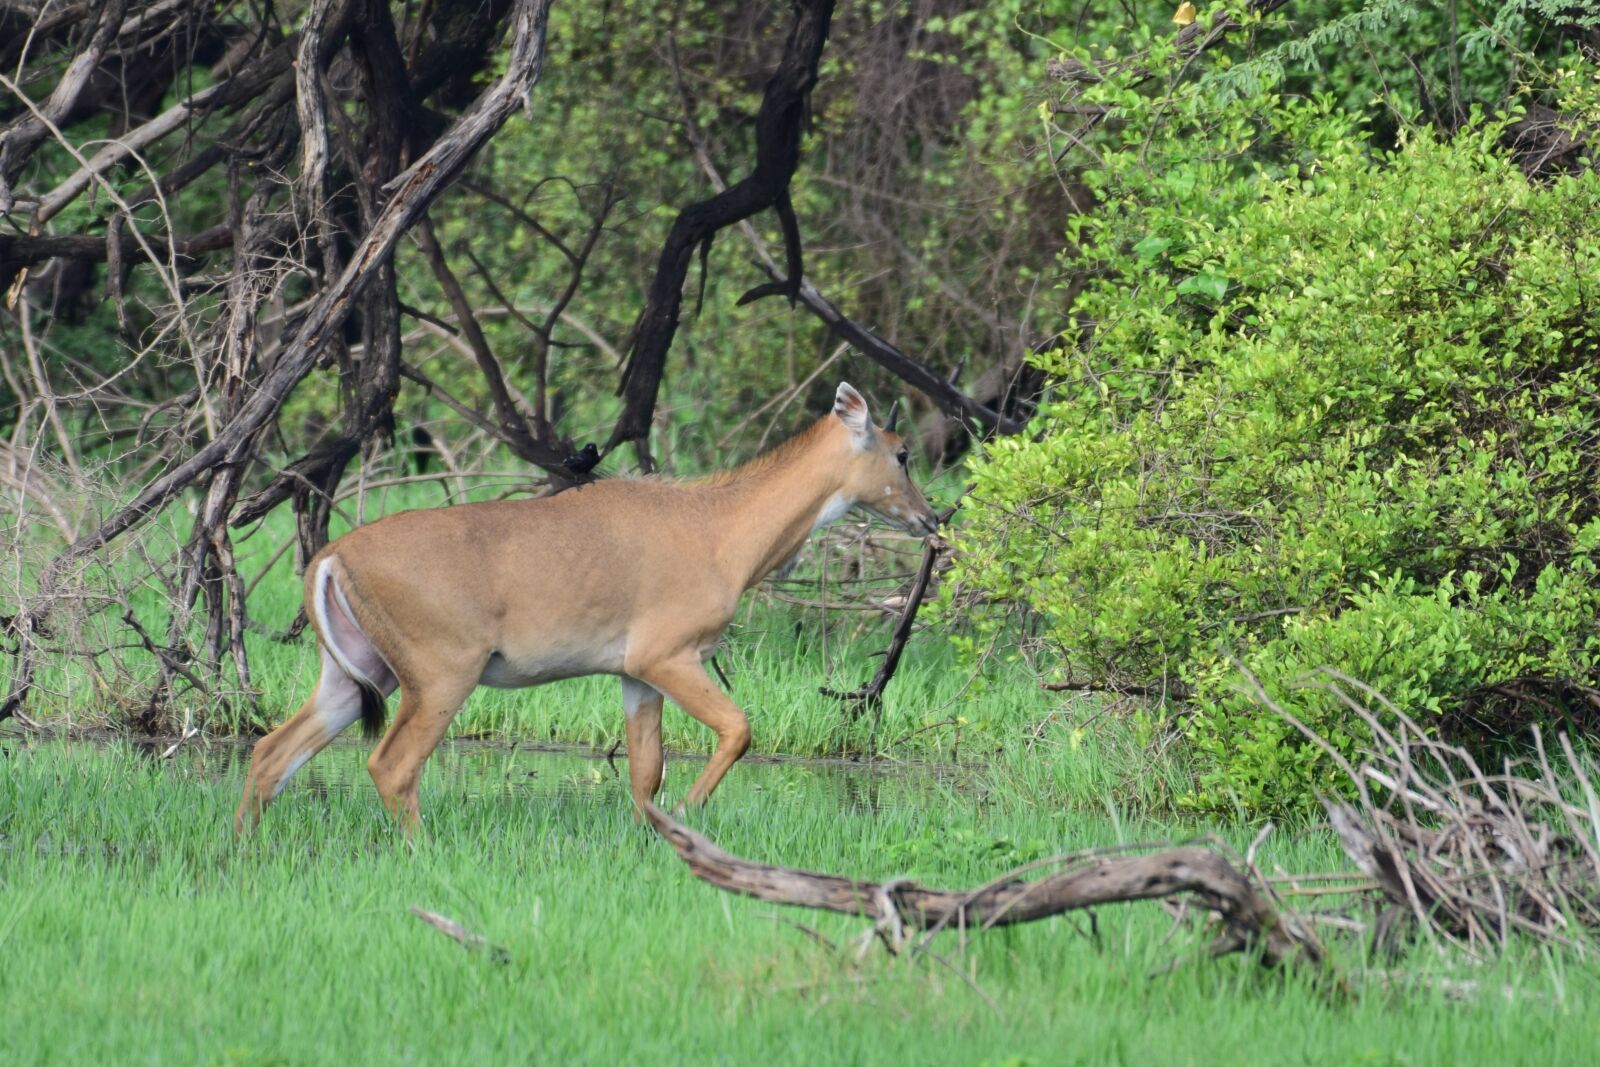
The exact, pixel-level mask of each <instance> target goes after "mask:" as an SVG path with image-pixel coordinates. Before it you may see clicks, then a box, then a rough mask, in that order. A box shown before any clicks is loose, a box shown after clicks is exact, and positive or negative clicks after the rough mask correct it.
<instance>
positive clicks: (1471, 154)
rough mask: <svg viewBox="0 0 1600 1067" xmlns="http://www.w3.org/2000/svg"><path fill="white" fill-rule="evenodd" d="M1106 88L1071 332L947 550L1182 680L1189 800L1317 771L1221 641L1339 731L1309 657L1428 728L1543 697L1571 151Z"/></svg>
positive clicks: (1566, 579)
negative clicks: (1192, 790)
mask: <svg viewBox="0 0 1600 1067" xmlns="http://www.w3.org/2000/svg"><path fill="white" fill-rule="evenodd" d="M1591 88H1592V87H1591ZM1097 90H1098V87H1097ZM1105 93H1106V94H1107V98H1108V99H1109V100H1112V101H1116V102H1117V103H1118V104H1119V105H1121V106H1126V107H1128V108H1129V109H1130V112H1131V113H1132V114H1133V115H1134V116H1135V118H1134V120H1133V121H1132V122H1130V124H1129V126H1128V127H1127V128H1126V129H1125V130H1124V131H1123V132H1122V134H1121V136H1120V138H1119V139H1114V140H1115V142H1116V143H1113V144H1112V145H1110V146H1108V147H1107V149H1106V152H1105V164H1106V165H1105V167H1104V168H1103V169H1102V170H1101V171H1100V172H1099V173H1098V177H1097V178H1096V181H1097V182H1098V185H1099V189H1100V192H1101V195H1102V196H1103V198H1104V200H1105V203H1104V205H1103V207H1102V209H1101V210H1100V212H1099V213H1098V214H1097V215H1096V216H1095V217H1094V218H1093V220H1092V221H1090V220H1084V221H1083V222H1082V224H1081V225H1080V226H1079V227H1077V230H1076V233H1077V237H1078V239H1079V240H1080V241H1081V242H1082V247H1083V249H1084V254H1085V256H1087V257H1089V258H1090V259H1092V260H1093V262H1094V263H1095V267H1096V273H1097V276H1096V278H1095V280H1093V281H1091V282H1090V284H1089V287H1088V289H1087V290H1086V291H1085V293H1084V295H1083V296H1082V297H1081V298H1080V299H1079V300H1078V302H1077V304H1076V305H1075V317H1074V320H1073V322H1074V327H1073V328H1072V329H1071V330H1069V331H1068V336H1069V337H1072V338H1074V339H1077V338H1079V337H1080V336H1082V337H1085V338H1087V340H1086V341H1085V343H1084V344H1082V345H1078V344H1073V345H1070V346H1065V347H1061V348H1057V349H1056V350H1054V351H1052V352H1050V353H1048V354H1045V355H1043V356H1042V357H1040V360H1039V361H1040V363H1041V364H1042V365H1043V366H1044V367H1045V369H1046V370H1048V372H1049V373H1050V374H1051V375H1052V376H1053V378H1054V379H1055V380H1056V381H1057V382H1058V383H1059V384H1058V385H1057V386H1056V387H1055V389H1054V391H1053V395H1052V396H1051V398H1050V400H1049V401H1048V402H1047V403H1046V404H1044V405H1043V407H1042V408H1041V412H1040V418H1039V419H1038V422H1037V424H1036V425H1037V429H1038V431H1039V432H1038V433H1037V434H1035V435H1032V436H1026V437H1017V438H1008V439H1004V440H998V441H995V442H994V443H992V445H991V446H990V447H989V449H988V453H987V458H986V461H985V462H983V463H982V464H981V465H979V466H978V468H977V469H976V471H975V476H974V477H975V482H976V488H975V491H974V494H973V495H974V504H973V506H971V507H970V508H968V509H967V516H968V519H969V524H968V525H967V526H966V527H965V528H964V530H963V532H962V536H961V548H962V553H961V555H960V556H959V565H958V578H959V580H960V581H961V582H963V583H966V585H967V586H968V587H969V588H975V589H979V590H981V591H983V592H984V593H986V594H988V595H990V596H992V597H998V598H1002V599H1004V600H1007V601H1013V602H1016V601H1020V602H1022V603H1024V604H1026V605H1027V606H1028V607H1029V608H1031V609H1033V610H1034V611H1036V612H1038V613H1039V614H1040V616H1041V617H1042V618H1044V619H1045V620H1046V622H1045V628H1046V631H1047V633H1048V640H1049V643H1050V644H1051V645H1052V646H1053V647H1054V648H1055V649H1056V650H1057V651H1058V653H1059V662H1060V663H1061V665H1062V668H1063V670H1065V671H1066V672H1068V673H1076V674H1077V675H1080V676H1087V677H1090V678H1093V679H1097V680H1099V681H1101V682H1104V683H1106V684H1108V685H1113V686H1115V685H1119V684H1143V685H1149V684H1153V683H1161V682H1162V681H1163V680H1171V681H1172V682H1173V683H1175V687H1180V686H1181V687H1182V688H1184V689H1187V691H1188V695H1189V701H1190V705H1191V707H1192V709H1193V714H1192V715H1189V716H1187V717H1186V718H1185V720H1184V724H1185V728H1186V730H1187V733H1188V735H1189V737H1190V738H1191V740H1192V741H1193V742H1194V745H1195V751H1196V753H1197V758H1198V763H1199V766H1200V767H1201V776H1200V788H1199V790H1198V792H1197V793H1196V796H1195V797H1194V798H1193V799H1194V800H1195V801H1196V802H1198V803H1201V804H1205V805H1213V806H1229V805H1232V804H1234V803H1238V802H1242V803H1244V804H1246V805H1247V806H1250V807H1253V808H1278V807H1285V806H1295V805H1302V804H1309V803H1311V802H1312V800H1313V798H1314V796H1315V794H1316V793H1317V792H1319V791H1322V792H1326V791H1328V790H1331V789H1336V788H1338V787H1339V786H1340V781H1339V779H1340V776H1339V774H1338V772H1337V770H1336V768H1334V766H1333V765H1332V763H1331V761H1328V760H1326V759H1324V758H1323V753H1322V750H1321V749H1320V748H1319V747H1317V746H1315V745H1312V744H1311V743H1309V742H1307V741H1306V740H1305V739H1304V738H1303V737H1302V736H1301V735H1300V733H1299V732H1298V731H1297V730H1296V729H1295V728H1294V727H1293V726H1291V725H1290V724H1289V723H1287V722H1285V721H1284V720H1283V719H1282V718H1280V717H1278V716H1275V715H1269V714H1263V713H1262V712H1261V710H1260V705H1259V704H1258V703H1257V701H1256V700H1255V699H1254V696H1253V695H1252V693H1251V692H1250V690H1249V688H1248V687H1247V686H1245V685H1243V684H1242V683H1241V677H1242V673H1243V672H1242V671H1241V669H1240V668H1241V667H1242V668H1244V669H1246V670H1247V671H1248V672H1249V673H1251V674H1253V675H1254V676H1255V677H1257V678H1259V679H1261V681H1262V683H1263V684H1264V685H1265V687H1266V688H1267V689H1268V690H1269V691H1270V692H1271V693H1273V694H1274V696H1276V697H1277V698H1278V699H1280V700H1281V701H1282V702H1283V703H1284V704H1285V706H1286V707H1288V709H1289V710H1291V711H1292V712H1293V713H1294V714H1295V715H1296V716H1298V717H1299V718H1300V719H1301V720H1303V721H1304V722H1306V723H1307V724H1309V725H1310V727H1311V728H1312V729H1313V730H1315V731H1316V732H1318V733H1319V734H1320V735H1321V736H1322V737H1324V738H1326V739H1327V740H1328V741H1329V742H1330V743H1331V744H1332V745H1334V746H1335V747H1336V748H1337V749H1339V750H1340V751H1342V752H1343V753H1344V754H1346V755H1350V754H1352V753H1353V752H1354V751H1355V750H1356V749H1357V747H1358V746H1359V744H1360V743H1361V741H1362V736H1361V735H1362V731H1361V728H1360V725H1359V723H1352V721H1351V716H1350V714H1349V711H1348V708H1346V707H1345V705H1344V704H1343V703H1342V702H1341V701H1340V700H1339V699H1337V698H1336V697H1334V696H1332V695H1331V694H1329V693H1328V692H1326V691H1325V690H1324V689H1322V688H1319V687H1318V686H1316V685H1315V684H1307V682H1308V680H1310V681H1312V682H1314V680H1315V679H1314V676H1313V672H1314V671H1315V670H1316V668H1318V667H1321V666H1324V665H1326V666H1331V667H1333V668H1336V669H1338V670H1341V671H1343V672H1344V673H1346V674H1349V675H1352V676H1354V677H1356V678H1359V679H1361V680H1362V681H1363V682H1366V683H1368V684H1370V685H1372V686H1373V687H1375V688H1376V689H1377V690H1378V691H1379V692H1381V693H1383V694H1384V695H1386V696H1387V697H1388V698H1389V699H1390V700H1392V701H1394V702H1395V703H1396V704H1398V705H1399V706H1401V707H1403V708H1405V709H1406V710H1407V712H1408V713H1409V714H1411V715H1413V716H1415V717H1416V718H1418V719H1419V720H1420V721H1422V722H1423V723H1425V724H1426V725H1428V726H1429V727H1430V728H1436V729H1443V730H1447V731H1449V732H1452V733H1453V734H1454V735H1455V736H1457V737H1463V736H1465V737H1469V738H1475V739H1476V740H1478V741H1480V742H1481V741H1483V740H1485V739H1493V740H1495V741H1498V740H1500V739H1502V738H1507V737H1513V736H1515V735H1516V734H1517V733H1518V731H1519V730H1520V729H1521V728H1522V727H1524V726H1525V725H1526V724H1527V723H1528V722H1529V721H1542V722H1544V723H1545V724H1546V725H1547V726H1551V727H1555V728H1563V727H1565V728H1570V726H1571V720H1570V719H1568V718H1567V717H1566V716H1567V715H1568V714H1569V713H1570V714H1572V715H1579V714H1586V712H1587V706H1588V701H1589V699H1590V696H1589V694H1591V693H1593V692H1595V690H1594V689H1593V688H1592V686H1593V683H1594V680H1595V678H1596V675H1597V670H1600V627H1597V622H1596V620H1597V619H1600V585H1597V583H1596V581H1595V576H1596V565H1597V562H1600V561H1597V559H1596V557H1595V555H1594V553H1595V550H1596V548H1597V546H1600V496H1597V495H1596V485H1597V484H1600V469H1597V466H1596V451H1595V448H1594V442H1595V439H1596V434H1597V433H1600V402H1597V398H1600V369H1597V368H1600V362H1597V360H1596V356H1597V355H1600V327H1597V322H1600V319H1597V318H1596V316H1595V314H1594V311H1593V303H1594V299H1595V292H1594V287H1593V278H1594V277H1595V276H1596V274H1597V273H1600V272H1597V268H1600V221H1597V218H1596V214H1595V210H1594V207H1595V204H1596V203H1600V179H1597V177H1596V175H1595V173H1594V172H1593V171H1584V172H1582V173H1580V174H1576V175H1564V176H1559V177H1555V178H1553V179H1551V180H1548V181H1533V180H1530V179H1529V178H1527V177H1526V176H1525V175H1524V174H1523V172H1522V171H1521V170H1520V169H1519V167H1518V166H1517V164H1516V163H1515V162H1514V161H1513V160H1512V159H1510V158H1509V157H1508V156H1506V155H1505V154H1504V153H1503V152H1502V151H1501V150H1500V149H1499V148H1498V147H1497V138H1498V135H1499V130H1500V126H1499V125H1498V124H1496V123H1493V122H1483V121H1479V122H1475V123H1474V124H1472V125H1471V126H1470V127H1469V128H1468V129H1466V130H1464V131H1462V132H1460V133H1458V134H1457V135H1455V136H1454V137H1444V136H1441V135H1439V134H1437V133H1436V132H1434V131H1432V130H1429V129H1413V130H1411V131H1409V132H1407V133H1404V134H1403V135H1402V136H1401V139H1400V144H1399V147H1397V148H1395V149H1394V150H1392V151H1390V150H1380V149H1379V148H1378V147H1376V146H1375V145H1374V144H1373V143H1372V141H1371V139H1370V138H1369V136H1368V135H1367V133H1366V132H1365V130H1364V128H1363V122H1362V121H1361V120H1360V119H1359V118H1358V117H1356V116H1352V115H1350V114H1348V113H1346V112H1344V111H1342V110H1341V109H1340V108H1338V107H1337V106H1335V104H1334V103H1333V101H1332V99H1331V98H1325V97H1324V98H1315V99H1290V98H1282V99H1280V98H1277V97H1274V96H1263V97H1258V98H1256V99H1254V100H1253V101H1250V102H1249V106H1243V105H1241V106H1240V107H1239V108H1238V109H1237V110H1236V111H1235V113H1233V114H1230V115H1227V116H1217V115H1215V114H1214V113H1213V112H1212V111H1211V110H1210V100H1209V98H1208V97H1206V96H1205V95H1204V94H1202V93H1179V94H1175V95H1174V96H1173V97H1172V98H1170V99H1168V100H1165V101H1163V102H1162V105H1161V107H1164V108H1166V109H1167V111H1166V112H1161V111H1160V110H1159V109H1158V108H1157V107H1155V106H1154V105H1145V104H1140V103H1139V98H1138V97H1137V96H1136V95H1134V94H1133V93H1132V91H1131V90H1127V89H1121V90H1119V89H1117V88H1115V87H1112V88H1107V89H1106V90H1105Z"/></svg>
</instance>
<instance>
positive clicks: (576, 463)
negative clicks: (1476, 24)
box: [561, 441, 600, 474]
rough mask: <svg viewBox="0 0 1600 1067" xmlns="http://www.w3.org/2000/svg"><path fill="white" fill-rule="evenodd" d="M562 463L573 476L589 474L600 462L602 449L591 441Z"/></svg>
mask: <svg viewBox="0 0 1600 1067" xmlns="http://www.w3.org/2000/svg"><path fill="white" fill-rule="evenodd" d="M561 462H562V464H563V465H564V466H565V467H566V468H567V470H569V471H571V472H572V473H573V474H588V473H589V472H590V471H592V470H594V468H595V465H596V464H598V463H599V462H600V449H599V448H597V447H596V446H595V443H594V442H593V441H590V442H589V443H588V444H586V445H584V446H583V447H582V448H580V449H578V450H577V451H576V452H573V453H571V454H569V455H568V456H567V458H566V459H564V460H562V461H561Z"/></svg>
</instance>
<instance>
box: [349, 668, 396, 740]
mask: <svg viewBox="0 0 1600 1067" xmlns="http://www.w3.org/2000/svg"><path fill="white" fill-rule="evenodd" d="M356 684H357V685H359V686H360V687H361V733H362V735H363V736H365V737H381V736H382V735H383V722H384V720H385V719H386V718H388V715H389V706H388V705H387V704H385V703H384V701H383V694H382V693H380V692H378V687H377V686H375V685H373V684H372V683H370V682H364V681H359V680H358V681H357V682H356Z"/></svg>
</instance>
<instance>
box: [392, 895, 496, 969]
mask: <svg viewBox="0 0 1600 1067" xmlns="http://www.w3.org/2000/svg"><path fill="white" fill-rule="evenodd" d="M411 914H413V915H415V916H416V917H417V918H419V919H421V920H422V921H423V922H425V923H427V924H428V925H429V926H431V927H433V928H434V929H435V930H437V931H439V932H440V933H441V934H443V935H444V936H446V937H448V938H449V939H450V940H452V941H454V942H455V943H456V944H458V945H460V946H461V947H462V948H464V949H466V950H467V951H468V952H481V951H483V950H485V949H487V950H488V951H489V958H490V959H492V960H494V962H496V963H505V962H507V961H508V960H510V959H511V954H510V953H509V952H507V951H506V949H505V946H503V945H494V944H490V943H489V939H488V938H486V937H484V936H483V935H482V934H478V933H474V932H472V931H471V930H468V929H467V928H466V927H465V926H462V925H461V924H460V923H458V922H456V921H455V920H454V919H451V918H449V917H448V916H444V915H440V914H439V913H438V912H436V911H429V910H428V909H427V908H419V907H416V906H414V905H413V906H412V908H411Z"/></svg>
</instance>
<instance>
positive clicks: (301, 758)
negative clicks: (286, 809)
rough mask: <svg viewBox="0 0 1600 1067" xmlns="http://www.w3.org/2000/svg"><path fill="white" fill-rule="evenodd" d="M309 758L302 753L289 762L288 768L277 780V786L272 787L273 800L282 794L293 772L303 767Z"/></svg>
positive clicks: (308, 754) (309, 756)
mask: <svg viewBox="0 0 1600 1067" xmlns="http://www.w3.org/2000/svg"><path fill="white" fill-rule="evenodd" d="M310 758H311V753H309V752H302V753H300V754H299V755H297V756H296V757H295V758H294V759H292V760H290V761H289V766H287V767H285V768H284V771H283V774H282V775H280V776H279V778H278V784H277V785H275V786H273V787H272V796H273V798H274V799H276V798H277V796H278V794H279V793H281V792H283V787H284V786H286V785H288V784H289V779H291V778H293V777H294V772H295V771H298V770H299V769H300V768H301V767H303V766H305V762H306V760H308V759H310Z"/></svg>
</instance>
